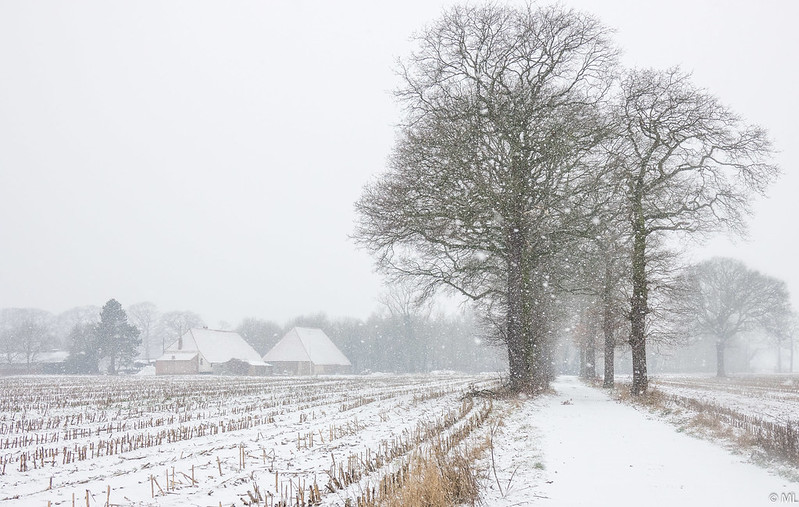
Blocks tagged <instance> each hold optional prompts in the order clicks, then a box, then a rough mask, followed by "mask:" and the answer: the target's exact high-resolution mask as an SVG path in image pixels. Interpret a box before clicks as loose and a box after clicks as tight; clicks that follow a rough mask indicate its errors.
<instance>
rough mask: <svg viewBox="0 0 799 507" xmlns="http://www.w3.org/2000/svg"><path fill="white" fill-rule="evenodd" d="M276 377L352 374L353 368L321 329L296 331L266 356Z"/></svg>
mask: <svg viewBox="0 0 799 507" xmlns="http://www.w3.org/2000/svg"><path fill="white" fill-rule="evenodd" d="M264 361H266V362H267V363H269V364H271V365H272V367H273V371H274V373H282V374H287V375H326V374H337V373H350V372H351V371H352V364H351V363H350V360H349V359H347V356H345V355H344V353H342V352H341V351H340V350H339V349H338V347H336V345H335V344H334V343H333V342H332V341H330V338H328V336H327V335H326V334H325V332H324V331H322V330H321V329H314V328H306V327H295V328H292V329H291V331H289V332H288V333H286V335H285V336H284V337H283V338H281V340H280V341H279V342H277V343H276V344H275V346H274V347H272V349H271V350H270V351H269V352H267V353H266V355H265V356H264Z"/></svg>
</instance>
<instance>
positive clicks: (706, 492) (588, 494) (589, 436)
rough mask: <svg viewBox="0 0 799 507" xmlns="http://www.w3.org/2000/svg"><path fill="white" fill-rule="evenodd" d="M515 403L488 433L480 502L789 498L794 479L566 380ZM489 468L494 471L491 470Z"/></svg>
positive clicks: (621, 505)
mask: <svg viewBox="0 0 799 507" xmlns="http://www.w3.org/2000/svg"><path fill="white" fill-rule="evenodd" d="M553 388H554V390H555V391H556V394H552V395H546V396H542V397H540V398H537V399H534V400H530V401H525V402H522V403H518V408H517V409H516V410H515V411H514V412H513V413H512V414H511V415H510V416H509V417H507V418H506V420H505V424H504V427H503V428H501V430H500V431H501V433H500V434H498V435H495V439H494V446H495V465H496V466H495V467H491V465H490V463H489V464H488V466H489V467H490V473H489V476H488V477H487V478H486V479H485V481H484V490H485V498H484V500H485V503H486V505H508V506H509V505H551V506H558V507H560V506H578V505H591V506H594V505H607V506H613V507H625V506H635V507H640V506H642V505H646V506H660V505H662V506H677V505H686V506H694V505H696V506H758V505H775V504H784V503H793V500H794V499H796V501H797V502H799V483H795V482H790V481H788V480H786V479H784V478H781V477H778V476H776V475H774V474H772V473H770V472H768V471H766V470H764V469H762V468H760V467H758V466H756V465H754V464H751V463H747V462H746V460H745V457H743V456H740V455H734V454H732V453H730V452H729V451H728V450H726V449H724V448H723V447H721V446H719V445H717V444H715V443H713V442H709V441H705V440H701V439H698V438H695V437H692V436H689V435H686V434H685V433H681V432H679V431H678V429H677V428H676V427H675V426H673V425H671V424H669V423H668V422H664V421H661V420H659V419H658V418H657V417H656V416H655V415H653V414H651V413H649V412H647V411H645V410H642V409H637V408H635V407H632V406H630V405H626V404H622V403H619V402H617V401H614V400H612V399H611V398H610V397H609V396H608V395H607V394H606V393H604V392H602V391H601V390H599V389H595V388H592V387H588V386H586V385H584V384H582V383H581V382H580V381H578V380H577V379H576V378H573V377H561V378H560V379H559V380H558V381H556V382H555V383H554V385H553ZM494 469H496V471H497V473H496V474H495V473H494Z"/></svg>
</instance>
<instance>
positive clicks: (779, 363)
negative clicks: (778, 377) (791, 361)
mask: <svg viewBox="0 0 799 507" xmlns="http://www.w3.org/2000/svg"><path fill="white" fill-rule="evenodd" d="M777 373H782V340H777Z"/></svg>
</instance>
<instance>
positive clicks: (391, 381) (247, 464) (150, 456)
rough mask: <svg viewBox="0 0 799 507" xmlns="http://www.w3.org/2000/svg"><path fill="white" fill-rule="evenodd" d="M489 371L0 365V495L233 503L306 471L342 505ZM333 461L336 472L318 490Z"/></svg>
mask: <svg viewBox="0 0 799 507" xmlns="http://www.w3.org/2000/svg"><path fill="white" fill-rule="evenodd" d="M495 384H496V380H495V379H494V378H492V377H475V376H467V375H454V374H440V375H428V376H422V375H417V376H414V375H407V376H346V377H314V378H308V377H305V378H298V377H295V378H287V377H282V378H281V377H274V378H260V379H259V378H246V377H245V378H242V377H238V378H237V377H175V378H168V377H167V378H164V377H116V378H114V377H14V378H0V389H2V392H3V397H0V453H2V454H0V457H2V462H3V465H0V467H2V474H1V475H0V504H2V505H4V506H5V505H9V506H11V505H20V506H29V505H42V506H44V505H47V504H48V501H49V502H51V504H52V505H66V506H72V505H73V502H75V505H81V506H83V505H90V506H95V505H105V504H106V502H107V501H109V500H110V503H111V504H112V505H172V506H183V505H198V506H207V505H220V502H221V503H222V504H224V505H231V504H236V505H242V504H243V502H244V501H245V500H249V498H250V494H253V495H255V496H256V497H257V496H258V493H260V496H261V497H262V498H264V499H265V500H267V501H268V502H269V503H267V505H271V504H276V503H277V501H278V500H280V499H281V498H285V499H286V500H289V499H295V498H296V497H297V495H298V494H300V495H303V496H305V497H306V498H307V496H308V495H309V491H310V488H312V487H313V486H314V484H316V485H318V487H319V489H320V492H321V493H322V494H323V502H322V504H323V505H343V504H344V502H345V500H346V498H348V497H353V496H357V495H358V493H359V491H361V490H363V489H365V488H367V487H368V486H369V485H371V484H373V483H374V482H376V481H378V480H379V479H380V474H381V473H384V472H385V471H388V470H390V468H391V466H392V465H393V464H394V463H396V462H397V459H398V458H402V457H404V456H406V455H408V454H409V453H411V452H413V451H414V450H415V449H417V448H418V447H419V445H420V444H422V443H423V442H424V440H425V438H426V436H427V434H426V433H425V431H430V432H431V434H435V435H444V434H446V432H447V431H449V430H450V429H451V428H456V427H458V425H461V424H465V423H466V422H467V421H468V420H469V419H470V418H471V417H473V416H474V415H475V414H478V413H479V412H480V411H481V410H482V404H481V403H480V402H476V403H473V404H466V403H464V402H463V401H462V400H461V398H462V396H463V394H464V393H465V392H467V391H469V390H470V389H473V388H474V389H482V388H486V387H491V386H493V385H495ZM339 470H340V471H342V472H345V473H348V474H350V475H349V476H348V479H347V480H346V481H345V480H344V479H341V481H340V482H343V483H344V484H341V486H342V487H341V488H338V487H336V488H334V489H335V491H332V492H331V491H329V490H328V489H327V487H326V485H327V484H328V483H329V482H330V478H331V474H332V475H337V474H338V473H339ZM356 474H357V475H356ZM353 476H354V477H353ZM87 498H88V500H87ZM292 503H293V502H292ZM261 505H263V503H261Z"/></svg>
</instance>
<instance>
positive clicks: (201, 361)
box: [200, 357, 203, 366]
mask: <svg viewBox="0 0 799 507" xmlns="http://www.w3.org/2000/svg"><path fill="white" fill-rule="evenodd" d="M202 364H203V358H202V357H201V358H200V365H201V366H202Z"/></svg>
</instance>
